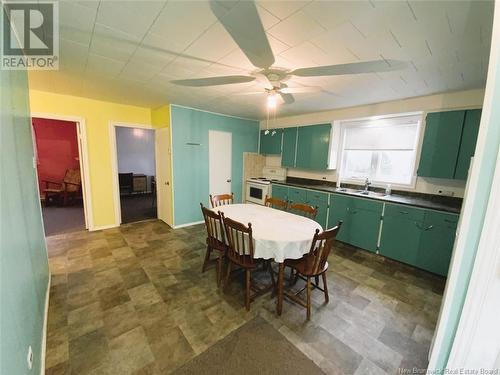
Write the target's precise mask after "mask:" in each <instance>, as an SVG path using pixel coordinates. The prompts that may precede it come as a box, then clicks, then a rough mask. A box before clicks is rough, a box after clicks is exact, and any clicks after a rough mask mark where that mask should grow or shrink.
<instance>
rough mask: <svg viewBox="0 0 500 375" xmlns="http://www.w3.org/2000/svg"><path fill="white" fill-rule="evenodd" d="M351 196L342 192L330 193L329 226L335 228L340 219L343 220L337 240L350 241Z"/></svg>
mask: <svg viewBox="0 0 500 375" xmlns="http://www.w3.org/2000/svg"><path fill="white" fill-rule="evenodd" d="M353 199H354V198H351V197H350V196H347V195H342V194H330V211H329V214H328V228H333V227H334V226H336V225H337V223H338V222H339V221H342V227H340V231H339V232H338V233H337V240H339V241H342V242H347V243H349V240H350V237H349V236H350V227H351V220H350V219H351V215H350V214H349V210H350V207H351V201H352V200H353Z"/></svg>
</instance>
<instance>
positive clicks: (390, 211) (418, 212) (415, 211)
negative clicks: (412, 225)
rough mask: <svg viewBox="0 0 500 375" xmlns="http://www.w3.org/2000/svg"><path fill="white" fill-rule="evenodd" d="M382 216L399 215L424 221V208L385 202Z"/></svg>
mask: <svg viewBox="0 0 500 375" xmlns="http://www.w3.org/2000/svg"><path fill="white" fill-rule="evenodd" d="M384 216H389V217H400V218H402V219H403V218H404V219H407V220H413V221H418V222H423V221H424V216H425V210H423V209H421V208H415V207H410V206H403V205H400V204H389V203H388V204H386V205H385V212H384Z"/></svg>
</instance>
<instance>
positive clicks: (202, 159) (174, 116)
mask: <svg viewBox="0 0 500 375" xmlns="http://www.w3.org/2000/svg"><path fill="white" fill-rule="evenodd" d="M171 124H172V125H171V126H172V160H173V167H174V169H173V175H174V224H175V225H182V224H187V223H193V222H197V221H201V220H203V218H202V216H201V210H200V202H202V203H203V204H207V202H208V195H209V194H210V192H209V188H208V185H209V173H208V131H209V130H220V131H226V132H231V133H232V148H233V152H232V154H233V155H232V184H231V189H232V191H233V192H234V195H235V199H236V201H237V202H241V199H242V197H241V192H242V178H243V152H257V150H258V143H259V122H258V121H253V120H245V119H241V118H236V117H230V116H223V115H218V114H214V113H210V112H203V111H198V110H195V109H191V108H185V107H179V106H172V109H171ZM187 143H199V144H201V146H196V145H188V144H187Z"/></svg>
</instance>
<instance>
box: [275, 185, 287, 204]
mask: <svg viewBox="0 0 500 375" xmlns="http://www.w3.org/2000/svg"><path fill="white" fill-rule="evenodd" d="M271 189H272V190H271V196H272V197H273V198H278V199H282V200H284V201H286V200H288V186H283V185H275V184H273V185H272V187H271Z"/></svg>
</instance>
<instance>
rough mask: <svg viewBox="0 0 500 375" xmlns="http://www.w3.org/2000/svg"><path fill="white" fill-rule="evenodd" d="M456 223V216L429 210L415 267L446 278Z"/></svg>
mask: <svg viewBox="0 0 500 375" xmlns="http://www.w3.org/2000/svg"><path fill="white" fill-rule="evenodd" d="M457 223H458V215H455V214H449V213H444V212H437V211H430V210H429V211H427V212H426V215H425V221H424V225H423V227H422V231H421V238H420V246H419V251H418V256H417V261H416V263H415V265H416V266H417V267H419V268H422V269H424V270H427V271H430V272H433V273H436V274H438V275H442V276H447V274H448V268H449V266H450V261H451V253H452V251H453V245H454V242H455V235H456V230H457Z"/></svg>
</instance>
